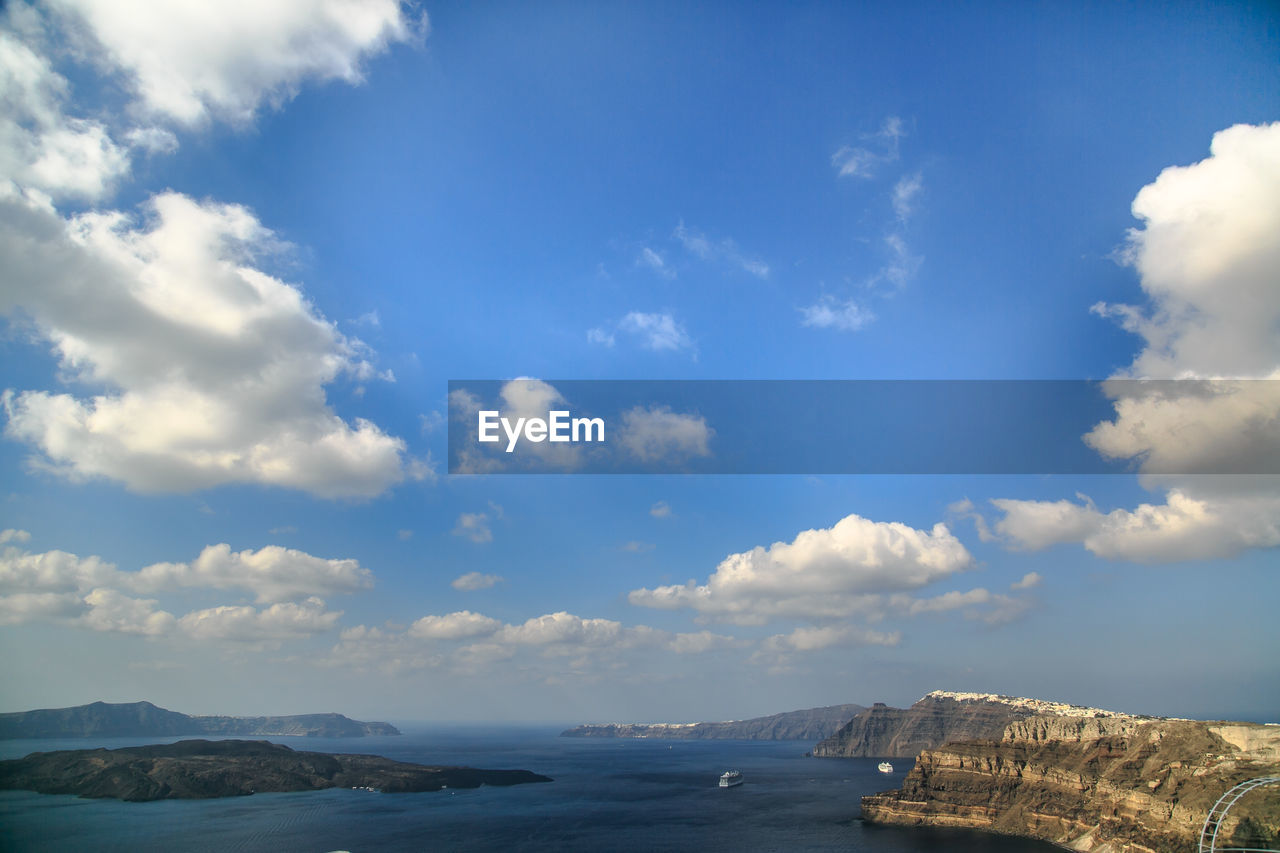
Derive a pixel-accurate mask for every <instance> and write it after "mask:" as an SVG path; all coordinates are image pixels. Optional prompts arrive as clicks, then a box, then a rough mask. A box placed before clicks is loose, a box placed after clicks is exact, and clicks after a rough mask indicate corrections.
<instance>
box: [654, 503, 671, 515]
mask: <svg viewBox="0 0 1280 853" xmlns="http://www.w3.org/2000/svg"><path fill="white" fill-rule="evenodd" d="M649 515H651V516H653V517H654V518H670V517H671V504H669V503H667V502H666V501H656V502H655V503H654V504H653V506H651V507H649Z"/></svg>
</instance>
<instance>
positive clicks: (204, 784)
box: [0, 740, 551, 802]
mask: <svg viewBox="0 0 1280 853" xmlns="http://www.w3.org/2000/svg"><path fill="white" fill-rule="evenodd" d="M550 781H551V780H550V779H548V778H547V777H546V776H539V775H538V774H536V773H530V772H529V771H527V770H480V769H477V768H474V767H434V766H426V765H421V764H407V763H405V762H401V761H392V760H391V759H389V758H383V757H381V756H377V755H346V754H338V755H328V754H325V753H320V752H297V751H294V750H292V749H290V748H289V747H287V746H281V745H279V744H274V743H269V742H267V741H244V740H219V741H208V740H184V741H179V742H178V743H171V744H157V745H154V746H134V747H126V748H123V749H70V750H62V751H58V752H33V753H32V754H31V755H28V756H27V757H26V758H18V759H13V760H10V761H0V790H26V791H36V792H38V793H41V794H77V795H79V796H81V797H93V798H103V797H106V798H114V799H119V800H130V801H134V802H141V801H147V800H165V799H206V798H212V797H236V796H243V795H246V794H254V793H266V792H281V791H314V790H320V789H322V788H371V789H374V790H377V791H381V792H383V793H408V792H415V791H439V790H441V789H442V788H478V787H480V786H481V785H520V784H523V783H525V782H550Z"/></svg>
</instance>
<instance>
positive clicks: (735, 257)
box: [672, 221, 769, 278]
mask: <svg viewBox="0 0 1280 853" xmlns="http://www.w3.org/2000/svg"><path fill="white" fill-rule="evenodd" d="M672 236H673V237H675V238H676V240H678V241H679V242H680V245H681V246H683V247H684V249H685V251H686V252H688V253H689V254H691V255H693V256H694V257H697V258H699V259H700V260H704V261H708V262H711V263H719V264H724V265H726V266H729V267H732V268H734V269H737V270H741V271H742V272H745V273H747V274H748V275H753V276H755V277H756V278H768V277H769V265H768V264H767V263H765V262H764V261H762V260H760V259H759V258H753V257H750V256H748V255H745V254H743V253H742V251H741V250H740V249H739V248H738V244H737V243H735V242H734V241H733V240H730V239H728V238H725V239H723V240H719V241H712V240H710V239H709V238H708V237H707V235H705V234H703V233H701V232H699V231H697V230H694V229H692V228H687V227H685V224H684V222H683V221H681V222H680V223H679V224H677V225H676V230H675V231H674V232H673V234H672Z"/></svg>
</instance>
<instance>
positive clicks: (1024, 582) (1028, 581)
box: [1009, 572, 1044, 590]
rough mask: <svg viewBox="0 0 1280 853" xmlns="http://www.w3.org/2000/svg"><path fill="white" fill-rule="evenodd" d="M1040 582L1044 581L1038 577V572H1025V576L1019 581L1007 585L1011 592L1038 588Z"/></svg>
mask: <svg viewBox="0 0 1280 853" xmlns="http://www.w3.org/2000/svg"><path fill="white" fill-rule="evenodd" d="M1042 580H1044V578H1042V577H1041V576H1040V573H1039V572H1027V573H1026V574H1025V575H1023V576H1022V579H1021V580H1017V581H1014V582H1013V583H1011V584H1010V585H1009V589H1012V590H1019V589H1034V588H1035V587H1038V586H1039V585H1040V582H1041V581H1042Z"/></svg>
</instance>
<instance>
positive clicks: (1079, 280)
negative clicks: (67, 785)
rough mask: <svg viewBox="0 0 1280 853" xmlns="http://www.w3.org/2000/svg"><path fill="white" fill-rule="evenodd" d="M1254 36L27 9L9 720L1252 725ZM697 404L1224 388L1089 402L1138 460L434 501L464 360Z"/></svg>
mask: <svg viewBox="0 0 1280 853" xmlns="http://www.w3.org/2000/svg"><path fill="white" fill-rule="evenodd" d="M1277 56H1280V13H1277V10H1276V8H1275V6H1274V5H1271V4H1267V3H1257V4H1249V3H1202V4H1190V3H1187V4H1173V5H1170V4H1158V3H1123V4H1121V3H1106V4H1091V3H999V2H989V3H983V2H974V3H963V4H961V3H925V2H913V3H903V4H871V3H867V4H826V3H813V4H808V3H798V4H791V3H788V4H781V3H778V4H746V5H745V6H744V5H743V4H729V3H723V4H721V3H699V4H666V3H647V4H574V3H539V4H503V3H496V4H486V5H484V6H482V7H476V6H475V5H474V4H452V3H430V2H426V3H422V4H412V5H411V4H405V3H400V2H398V0H366V2H353V0H280V2H273V3H271V4H267V5H264V4H262V3H256V2H249V0H235V1H234V2H223V3H219V4H217V5H216V7H214V6H212V5H210V4H208V3H203V2H199V0H175V2H169V3H165V4H159V5H156V4H149V3H144V2H141V0H132V2H121V0H50V2H45V3H40V4H35V5H32V4H28V3H26V2H22V0H10V2H8V3H6V4H3V7H2V8H0V315H2V316H3V319H2V320H0V391H2V393H3V397H2V399H0V403H2V404H3V413H2V415H0V417H2V418H3V423H2V425H0V429H2V430H3V437H2V439H0V530H3V533H0V648H3V650H4V654H3V655H0V710H3V711H17V710H25V709H29V708H38V707H60V706H67V705H76V704H83V703H86V702H91V701H94V700H104V701H114V702H126V701H137V700H142V699H145V700H149V701H152V702H155V703H156V704H159V705H161V706H163V707H167V708H171V709H174V710H178V711H183V712H187V713H208V714H216V713H224V714H287V713H306V712H319V711H338V712H341V713H345V714H348V715H350V716H353V717H357V718H363V719H390V720H399V721H405V720H424V721H425V720H429V721H556V722H585V721H602V720H619V721H641V722H643V721H677V722H678V721H693V720H719V719H741V718H746V717H751V716H757V715H763V714H769V713H776V712H779V711H784V710H791V709H798V708H808V707H815V706H821V705H831V704H838V703H847V702H856V703H862V704H870V703H872V702H876V701H884V702H888V703H889V704H892V705H898V706H905V705H907V704H910V703H911V702H913V701H915V700H916V699H918V698H919V697H920V696H921V695H923V694H924V693H926V692H928V691H930V690H934V689H946V690H960V691H981V692H994V693H1004V694H1010V695H1022V696H1032V697H1037V698H1043V699H1052V700H1059V701H1067V702H1073V703H1077V704H1087V705H1095V706H1100V707H1107V708H1112V709H1115V710H1120V711H1128V712H1134V713H1148V714H1168V715H1177V716H1189V717H1204V718H1232V719H1254V720H1272V721H1274V720H1277V719H1280V620H1278V619H1277V618H1276V602H1277V601H1280V575H1278V573H1277V567H1278V566H1280V559H1278V557H1280V550H1278V548H1280V476H1276V475H1275V474H1274V472H1275V470H1276V466H1275V461H1276V459H1277V458H1280V438H1278V437H1280V391H1277V390H1273V388H1274V387H1275V384H1276V383H1274V382H1254V383H1248V384H1239V383H1235V382H1234V380H1242V379H1250V380H1277V379H1280V272H1277V271H1280V64H1278V63H1277ZM690 379H692V380H743V379H763V380H833V379H872V380H919V379H928V380H973V379H978V380H991V379H1001V380H1003V379H1017V380H1095V381H1096V380H1105V379H1217V380H1232V381H1224V382H1223V383H1222V384H1221V385H1220V386H1218V388H1217V390H1216V391H1215V392H1214V393H1212V394H1208V395H1206V394H1203V393H1196V392H1193V391H1190V390H1188V391H1185V392H1183V391H1178V390H1173V391H1170V392H1168V393H1165V394H1160V395H1150V396H1146V397H1134V398H1128V397H1126V398H1120V397H1117V398H1116V399H1114V400H1112V401H1111V404H1110V406H1109V409H1108V411H1107V413H1106V414H1105V415H1104V416H1103V417H1102V418H1101V419H1100V420H1099V421H1098V422H1097V423H1096V424H1094V425H1093V426H1092V427H1091V428H1088V429H1087V430H1085V431H1083V432H1082V433H1081V434H1080V435H1079V441H1080V442H1081V443H1082V444H1083V445H1084V447H1086V448H1087V450H1088V452H1090V453H1093V454H1097V455H1098V456H1099V457H1102V458H1105V459H1106V460H1109V461H1110V462H1114V463H1116V464H1117V465H1118V466H1119V468H1118V470H1120V471H1122V473H1112V474H1072V473H1062V472H1054V471H1045V472H1036V473H1027V474H1020V475H1006V474H998V475H997V474H993V473H966V474H895V473H887V474H877V475H865V476H859V475H848V474H837V473H829V472H827V471H816V472H815V471H812V470H808V471H805V472H802V473H796V474H779V475H768V476H765V475H712V474H678V473H667V474H647V475H639V474H617V475H587V474H560V475H551V474H542V475H540V474H530V475H521V476H512V475H504V474H494V473H489V474H485V473H467V474H459V473H454V474H450V473H449V466H448V464H447V456H448V453H447V447H448V445H447V438H448V435H449V432H450V430H452V429H457V428H458V426H457V424H456V423H455V421H454V420H452V419H451V412H450V405H449V382H450V380H455V381H456V380H489V381H491V382H493V383H495V385H494V387H497V388H501V389H504V390H505V389H508V388H510V389H512V391H511V393H512V394H513V395H515V394H516V393H517V392H518V391H519V389H520V388H524V389H526V391H527V390H528V389H529V388H533V389H534V392H536V393H533V394H532V396H530V394H528V393H526V394H525V396H524V397H522V398H521V399H522V400H524V402H525V403H528V404H530V405H532V403H530V400H533V401H535V402H537V401H542V402H545V401H547V400H554V399H555V398H556V395H557V394H558V393H560V392H559V391H558V390H557V388H556V386H555V382H556V381H568V380H690ZM517 382H519V383H523V385H517V384H516V383H517ZM507 383H512V384H510V385H509V386H508V385H507ZM1188 385H1190V383H1188ZM1177 387H1178V388H1182V387H1183V386H1181V385H1179V386H1177ZM539 395H541V396H539ZM508 402H511V400H510V399H509V400H508ZM695 403H696V401H695ZM512 405H515V403H512ZM695 408H696V406H695ZM759 408H760V409H761V410H762V411H760V414H759V417H760V418H761V422H762V423H763V422H764V420H765V419H767V418H768V417H770V416H772V415H773V414H774V413H770V412H766V411H763V409H765V408H767V407H766V406H765V405H764V404H763V403H762V404H761V405H760V407H759ZM648 414H649V415H652V414H653V412H652V411H649V412H648ZM668 414H671V415H672V417H670V418H667V420H666V421H664V423H665V424H666V426H665V427H664V429H666V432H663V433H661V436H660V437H662V436H665V438H662V440H663V441H666V442H667V444H665V445H663V444H662V443H661V441H659V443H658V444H656V445H655V444H648V445H644V446H645V447H648V448H650V449H652V448H654V447H659V446H660V447H667V448H668V449H669V448H670V447H672V446H675V447H677V449H678V448H679V447H684V449H685V450H686V452H693V453H695V454H703V455H714V454H715V452H716V450H717V444H716V441H715V430H714V427H715V425H714V424H711V425H710V427H711V428H710V429H709V430H708V429H703V431H702V432H699V431H698V429H699V427H698V425H697V424H696V423H693V422H692V421H690V420H688V419H686V420H680V417H684V413H681V412H676V413H674V414H672V413H668ZM876 416H877V413H876V412H875V411H874V409H873V408H872V410H869V411H865V412H863V413H862V415H861V417H862V418H863V419H864V420H865V425H866V427H867V428H868V429H869V430H874V429H875V428H876V424H877V420H876ZM702 426H703V427H706V426H707V424H706V423H705V422H703V423H702ZM921 426H922V428H923V429H924V430H925V431H926V432H934V433H937V434H939V435H946V434H947V430H948V417H947V412H946V411H938V412H936V413H933V414H931V415H930V416H928V417H927V418H926V419H924V422H923V423H922V425H921ZM722 428H723V424H722ZM883 428H886V427H884V426H882V429H883ZM690 429H692V430H693V432H692V433H691V432H689V430H690ZM814 429H815V430H816V431H817V432H815V433H814V437H813V438H812V439H811V440H813V441H815V442H819V443H820V442H821V441H822V437H821V424H820V423H819V424H815V427H814ZM722 434H723V429H722ZM1032 438H1034V436H1033V437H1032ZM796 440H797V441H800V440H806V439H804V437H803V435H801V436H799V437H797V438H796ZM681 442H684V443H683V444H681ZM637 446H638V445H637ZM690 448H693V450H692V451H690ZM1075 450H1078V448H1075ZM654 452H657V451H654ZM833 453H834V450H833ZM1205 460H1208V463H1206V464H1208V466H1209V468H1210V469H1212V470H1225V469H1224V468H1222V467H1218V468H1214V466H1215V465H1220V463H1222V462H1223V461H1224V460H1225V461H1228V462H1230V465H1229V466H1227V467H1228V468H1229V469H1230V470H1232V471H1254V470H1257V471H1270V472H1272V473H1270V474H1235V475H1232V476H1225V475H1222V476H1215V475H1207V474H1197V475H1188V474H1179V473H1177V472H1179V471H1186V470H1199V469H1198V468H1197V464H1198V463H1202V462H1205ZM890 467H892V466H890ZM1202 467H1203V466H1202ZM1171 472H1172V473H1171Z"/></svg>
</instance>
